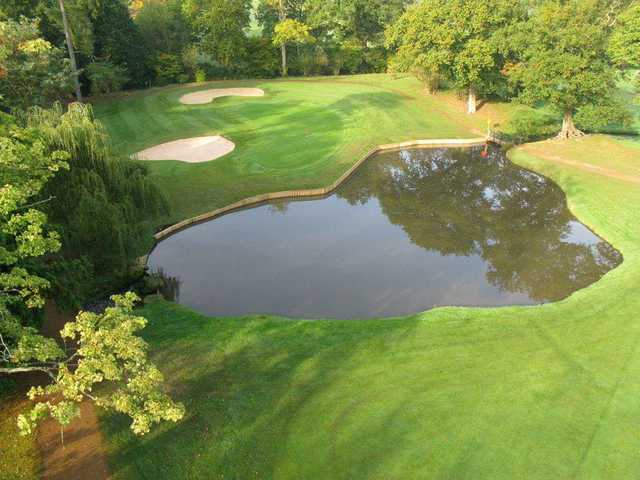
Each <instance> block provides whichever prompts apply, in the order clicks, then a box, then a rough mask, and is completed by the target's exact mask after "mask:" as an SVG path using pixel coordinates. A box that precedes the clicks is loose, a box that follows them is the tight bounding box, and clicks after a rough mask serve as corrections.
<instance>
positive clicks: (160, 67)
mask: <svg viewBox="0 0 640 480" xmlns="http://www.w3.org/2000/svg"><path fill="white" fill-rule="evenodd" d="M154 70H155V73H156V83H157V84H158V85H168V84H170V83H179V78H180V76H181V75H182V74H183V70H182V63H181V62H180V59H179V58H178V56H177V55H173V54H171V53H161V54H159V55H158V57H157V58H156V61H155V65H154Z"/></svg>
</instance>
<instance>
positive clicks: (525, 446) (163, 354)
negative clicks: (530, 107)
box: [100, 77, 640, 479]
mask: <svg viewBox="0 0 640 480" xmlns="http://www.w3.org/2000/svg"><path fill="white" fill-rule="evenodd" d="M371 81H374V82H377V81H380V82H381V84H383V86H384V88H382V87H380V90H381V91H380V92H377V93H378V94H384V93H385V90H384V89H389V88H391V87H390V85H392V84H393V85H394V86H393V88H394V90H402V88H403V87H397V85H402V84H403V82H405V83H406V85H408V86H407V87H406V88H407V89H409V90H410V89H411V88H414V87H411V86H410V82H409V81H408V80H391V79H388V78H386V79H380V80H378V79H377V78H375V77H368V78H367V79H366V83H367V84H369V83H370V82H371ZM394 82H398V83H394ZM254 84H256V85H260V84H258V83H254ZM292 85H293V84H292ZM295 85H298V83H296V84H295ZM299 85H301V88H302V90H298V91H297V90H296V88H297V86H292V87H291V88H289V86H288V84H287V86H285V85H284V84H281V83H279V82H273V83H269V82H265V83H263V84H261V86H263V87H264V88H265V89H266V90H267V91H269V90H270V91H271V94H272V96H273V98H278V97H280V99H281V100H282V101H283V102H284V100H285V99H287V98H289V100H287V101H286V102H284V103H283V104H282V105H283V106H285V105H287V109H286V111H284V112H282V113H277V114H276V113H273V115H275V117H276V118H275V119H274V121H273V125H271V126H269V128H270V129H274V130H279V131H280V133H281V134H282V135H286V134H287V132H288V131H290V130H295V131H297V132H298V133H299V132H301V131H304V129H305V128H308V129H309V132H310V135H311V137H310V138H311V140H310V141H309V150H308V151H307V150H305V149H304V148H302V147H303V145H304V143H303V142H302V141H301V140H300V139H293V138H291V142H292V143H289V144H282V145H279V144H277V142H276V143H271V142H272V140H271V139H270V138H267V137H264V138H262V137H261V136H260V135H259V134H258V133H257V132H255V133H251V132H249V131H247V128H248V127H244V126H241V125H240V124H239V123H238V124H235V125H232V126H231V127H229V128H230V129H235V130H234V131H237V132H238V133H241V132H243V133H244V134H245V135H247V136H246V137H244V138H246V140H247V142H249V146H247V149H246V151H244V153H243V149H242V148H240V149H239V151H238V152H237V154H236V155H238V156H236V157H234V158H235V159H236V160H235V164H234V165H227V167H224V168H228V170H225V169H224V168H223V166H222V163H221V164H220V165H219V166H215V167H212V166H210V167H209V168H212V169H213V170H211V172H213V171H216V172H217V173H219V174H220V175H221V176H222V177H224V178H217V177H208V178H203V179H201V182H202V183H201V184H198V187H197V188H196V187H193V188H194V189H195V190H194V191H193V192H192V193H189V191H188V190H187V189H185V190H184V192H183V193H184V195H185V196H186V199H188V200H193V202H194V205H193V206H192V207H190V206H187V205H186V202H185V200H186V199H182V200H180V201H181V202H182V203H181V205H182V206H181V207H180V209H179V212H180V213H179V214H180V215H189V214H191V213H198V212H199V211H201V210H206V209H208V208H209V207H211V206H217V205H218V203H226V202H227V201H229V199H230V198H233V197H234V196H235V195H238V196H244V195H246V191H251V193H256V192H257V191H261V189H263V188H268V187H270V189H276V188H278V189H279V188H281V187H280V185H281V184H282V185H283V186H285V187H286V188H291V187H293V186H306V185H308V184H309V185H311V184H313V185H317V184H321V185H322V184H326V183H327V182H326V178H325V176H328V177H330V176H331V175H333V173H337V171H338V170H340V168H343V167H344V166H345V162H353V161H355V159H356V158H357V153H359V151H360V150H359V149H366V147H367V146H368V143H383V142H384V141H399V140H403V139H406V138H415V137H416V136H423V137H442V136H456V135H460V136H470V135H471V134H472V133H473V130H476V129H479V128H481V125H480V124H481V123H483V122H484V121H485V120H484V119H482V118H481V117H476V118H474V119H468V118H467V117H464V115H462V114H461V113H460V111H459V110H457V108H458V107H457V106H456V104H455V102H454V99H453V98H451V97H446V96H445V97H439V98H438V99H437V100H434V99H429V98H422V97H421V98H417V97H415V98H414V99H412V100H411V101H409V99H407V102H408V103H405V100H404V96H403V95H401V94H400V93H397V94H395V93H393V92H391V93H389V94H384V95H382V97H378V98H385V99H388V102H389V103H388V105H387V106H385V107H384V108H383V107H382V106H379V107H376V106H375V105H374V106H371V103H370V102H371V101H372V100H370V99H369V97H370V96H374V97H375V96H376V91H373V92H372V91H371V88H372V87H370V86H359V87H357V88H356V86H355V85H353V84H350V83H345V84H344V85H342V84H340V83H338V84H334V83H333V82H332V81H331V80H328V81H327V88H326V89H324V88H323V87H321V86H319V85H318V86H316V84H314V83H305V82H301V83H300V84H299ZM351 88H354V89H355V90H353V91H352V90H350V89H351ZM278 89H280V90H278ZM358 89H359V90H358ZM307 90H309V91H310V92H315V93H313V94H312V93H310V97H313V96H316V100H315V101H317V102H318V105H317V106H316V107H312V106H311V105H308V106H307V107H304V108H302V107H301V106H300V105H299V104H297V103H296V102H295V101H294V100H295V99H296V98H298V96H299V95H301V94H303V93H304V95H306V92H307ZM374 90H375V89H374ZM276 91H279V94H278V95H274V92H276ZM338 91H339V92H341V94H346V95H347V96H348V97H350V98H351V100H349V101H348V102H346V103H345V102H344V99H343V100H339V99H336V98H335V96H336V95H337V93H336V92H338ZM358 91H360V92H362V93H363V96H362V97H355V96H357V95H358ZM346 92H350V93H346ZM171 95H174V96H175V97H177V96H178V93H175V92H174V93H167V94H166V97H167V100H166V101H168V102H169V100H170V98H169V97H171ZM323 96H324V97H326V99H327V100H326V101H327V103H326V109H327V111H326V112H325V111H324V110H323V109H322V108H321V107H320V103H322V102H321V100H320V98H321V97H323ZM145 98H146V97H141V98H139V99H135V100H130V101H135V102H141V103H140V107H141V108H142V107H143V106H144V102H145ZM154 98H155V94H154V96H152V97H151V99H150V100H148V101H149V102H150V104H151V106H152V105H155V104H156V102H157V101H158V100H156V99H154ZM273 98H272V99H271V100H269V99H268V97H267V100H265V101H275V100H273ZM354 98H357V99H358V100H357V101H354ZM254 100H255V99H246V100H244V99H243V100H239V99H228V100H225V103H220V104H218V105H217V106H216V105H214V106H208V107H202V108H201V109H202V110H203V111H204V112H203V114H202V115H204V117H202V118H205V117H206V118H208V115H211V116H212V118H213V120H211V121H217V119H218V115H220V116H221V117H222V116H223V115H226V116H225V119H226V118H231V119H233V118H234V117H233V115H230V114H229V112H227V113H225V112H223V110H230V111H235V112H236V113H235V115H237V117H236V118H238V122H239V119H240V117H241V116H242V115H245V117H246V118H243V124H244V125H247V124H250V125H258V124H259V123H260V124H262V123H261V122H265V121H266V120H265V119H255V118H254V117H253V115H255V114H258V113H259V108H260V107H258V106H257V104H255V105H252V104H251V102H253V101H254ZM278 101H280V100H278ZM298 101H299V103H302V104H305V105H307V104H306V103H305V102H306V97H305V99H299V100H298ZM340 102H343V103H340ZM396 102H398V103H397V106H394V105H395V104H396ZM174 103H175V102H174ZM174 103H171V102H169V103H168V105H174ZM338 105H340V106H341V109H342V110H340V112H344V111H349V114H348V115H347V114H345V113H336V112H337V111H338V110H337V106H338ZM367 105H369V107H367ZM109 108H110V109H112V113H111V114H112V115H116V116H121V115H123V113H122V112H120V113H118V111H117V107H115V106H113V105H111V106H109ZM149 108H151V107H149ZM167 108H168V109H169V110H173V109H178V110H180V109H181V108H182V107H176V106H170V107H169V106H168V107H167ZM198 108H200V107H198ZM405 108H408V109H409V112H408V113H406V114H402V115H400V116H399V117H398V116H397V115H396V113H399V112H400V111H402V110H404V109H405ZM490 108H491V107H489V108H488V109H487V110H485V112H486V111H491V110H490ZM500 108H503V107H497V108H496V110H494V113H493V114H495V113H499V109H500ZM216 109H218V110H216ZM251 109H258V110H255V111H253V112H251ZM361 109H364V112H365V113H364V114H362V115H361V113H360V110H361ZM130 110H131V108H129V107H127V111H130ZM290 110H293V111H294V112H295V111H296V110H297V112H298V113H297V114H296V113H292V112H291V111H290ZM207 112H208V113H207ZM214 112H215V115H214ZM241 112H242V115H241ZM307 112H308V113H310V115H311V116H310V117H309V118H308V120H307V118H306V113H307ZM314 112H316V116H314V115H313V113H314ZM107 113H108V112H107V109H104V110H101V111H100V114H101V116H102V118H105V119H106V118H107V117H105V115H106V114H107ZM391 113H393V115H391ZM419 114H421V115H423V116H425V117H426V119H422V120H421V118H420V115H419ZM359 115H360V116H359ZM369 115H371V116H373V117H374V120H373V121H371V120H370V119H369V118H368V116H369ZM485 115H488V114H487V113H485ZM332 116H333V119H332V120H331V121H328V120H327V118H328V117H332ZM390 117H391V118H390ZM348 118H353V119H354V121H357V122H358V123H359V124H358V125H354V126H352V125H351V123H350V121H348ZM157 121H160V120H157ZM167 121H168V120H167ZM176 121H177V120H176ZM109 122H110V124H112V125H111V126H110V129H111V130H113V129H114V125H116V124H117V122H118V120H116V119H114V120H111V121H109ZM203 122H204V120H203ZM403 122H404V123H406V124H405V125H402V123H403ZM421 122H424V123H422V124H421ZM473 122H475V123H473ZM317 123H319V126H322V125H324V127H323V129H322V131H323V135H320V136H319V138H315V137H314V136H313V131H314V128H312V127H315V126H316V124H317ZM360 123H362V124H363V125H360ZM364 125H366V128H365V127H364ZM337 127H339V130H340V132H334V131H333V128H337ZM361 127H362V128H361ZM374 127H376V128H377V130H378V131H375V132H373V133H367V130H368V129H372V128H374ZM154 128H155V127H154ZM198 128H199V127H198ZM220 128H222V127H220ZM225 128H226V127H225ZM430 128H431V129H430ZM344 129H346V132H343V130H344ZM387 129H390V130H387ZM153 131H155V132H158V131H160V130H159V129H158V130H153ZM196 131H198V130H197V129H195V130H192V131H191V133H194V132H196ZM224 132H225V133H227V134H229V136H231V137H232V138H233V136H234V135H235V133H231V130H226V129H225V130H224ZM349 132H350V133H349ZM191 133H190V134H191ZM199 133H202V132H199ZM338 133H341V134H344V135H347V138H346V139H344V138H342V137H341V138H338V137H339V135H338ZM465 133H466V135H464V134H465ZM154 135H156V134H154ZM394 135H395V136H394ZM184 136H188V135H184ZM325 136H326V137H327V138H329V139H331V140H332V142H333V141H336V140H339V142H338V145H340V147H339V148H337V149H335V150H331V151H330V152H325V151H324V148H325V147H326V148H329V144H326V145H325V147H323V145H324V144H323V141H324V140H323V139H324V137H325ZM123 137H124V132H122V133H120V138H123ZM238 138H240V137H238ZM166 139H167V140H168V139H169V138H166ZM158 140H160V138H159V136H156V137H149V139H147V140H142V139H139V140H138V139H136V140H135V141H136V142H138V143H136V144H135V146H133V147H130V148H131V149H132V150H133V149H139V148H142V147H144V146H147V143H145V142H157V141H158ZM131 141H134V139H133V138H132V140H131ZM239 144H240V145H242V144H241V143H240V142H239ZM332 145H334V144H333V143H332ZM334 146H335V145H334ZM260 148H263V149H264V152H265V153H264V154H261V155H264V156H261V155H257V154H254V152H256V151H258V150H260ZM270 148H273V149H275V152H277V153H278V155H275V156H268V155H267V153H266V152H268V151H269V149H270ZM314 149H315V150H314ZM287 152H288V153H287ZM510 155H511V157H512V159H513V160H514V161H515V162H516V163H518V164H520V165H522V166H525V167H527V168H531V169H534V170H536V171H539V172H541V173H543V174H545V175H548V176H550V177H551V178H553V179H554V180H555V181H557V182H558V183H559V184H560V186H561V187H562V188H563V189H564V191H565V192H566V193H567V198H568V202H569V205H570V207H571V209H572V210H573V211H574V213H575V214H576V215H577V216H578V217H579V218H580V219H581V220H582V221H584V222H585V223H586V224H588V225H589V226H590V227H591V228H593V229H594V230H595V231H596V232H597V233H599V234H600V235H602V236H603V237H605V238H606V239H607V240H608V241H610V242H611V243H612V244H613V245H614V246H615V247H616V248H618V249H619V250H620V251H621V252H622V253H623V255H624V263H623V264H622V265H621V266H620V267H619V268H617V269H615V270H614V271H612V272H610V273H608V274H607V275H606V276H605V277H604V278H603V279H602V280H601V281H599V282H598V283H596V284H594V285H592V286H590V287H588V288H586V289H584V290H581V291H579V292H576V293H575V294H573V295H572V296H570V297H569V298H567V299H566V300H563V301H561V302H558V303H555V304H549V305H543V306H536V307H508V308H498V309H468V308H443V309H437V310H432V311H429V312H425V313H422V314H418V315H413V316H409V317H405V318H398V319H387V320H364V321H329V320H327V321H302V320H287V319H282V318H275V317H262V316H252V317H242V318H233V319H214V318H207V317H204V316H202V315H199V314H197V313H194V312H192V311H190V310H188V309H186V308H183V307H181V306H179V305H175V304H171V303H167V302H162V301H161V302H154V303H151V304H150V305H148V306H146V307H145V308H144V309H143V310H142V311H141V312H142V314H143V315H145V316H146V317H147V318H148V319H149V326H148V327H147V329H146V332H145V335H146V338H147V340H149V342H150V343H151V345H152V348H153V356H154V359H155V361H156V362H157V363H158V364H159V365H160V366H161V367H162V370H163V371H164V373H165V375H166V377H167V381H168V385H169V387H170V389H171V391H172V394H173V395H174V396H176V397H177V398H178V399H180V400H181V401H183V402H185V404H186V407H187V417H186V418H185V420H184V421H183V422H181V423H179V424H177V425H171V426H163V427H161V428H159V429H157V430H155V431H154V432H153V433H151V434H150V435H149V436H148V437H146V438H144V439H137V438H134V437H133V436H132V435H131V434H130V433H129V432H128V430H127V424H126V421H125V420H124V419H122V418H121V417H118V416H105V417H103V418H102V424H103V426H104V431H105V433H106V438H107V442H108V450H109V454H110V462H111V471H112V473H113V474H114V476H115V477H116V478H122V479H134V478H155V479H164V478H167V479H169V478H171V479H176V478H181V479H182V478H192V479H199V478H234V479H235V478H239V479H240V478H241V479H249V478H260V479H270V478H276V479H301V478H305V479H306V478H313V479H325V478H326V479H354V478H367V479H370V478H379V479H382V478H384V479H394V478H398V479H407V478H412V479H413V478H474V479H500V478H504V479H513V478H535V479H558V478H589V479H601V478H608V479H612V478H620V479H626V478H637V477H638V476H639V475H640V457H639V456H638V455H637V452H638V449H639V448H640V435H638V427H637V425H638V422H639V421H640V382H639V381H638V378H640V350H639V349H638V342H639V340H640V321H639V320H640V318H639V317H640V297H639V296H638V294H637V289H638V285H640V210H639V209H638V208H637V206H638V205H640V187H639V185H638V184H637V183H634V182H631V181H623V180H620V179H616V178H611V177H609V176H606V175H605V174H604V173H605V172H610V171H614V172H620V173H622V174H624V175H627V176H629V175H633V172H634V171H635V170H636V169H637V168H639V167H640V162H639V160H638V158H639V157H640V150H638V149H637V146H636V144H635V143H634V141H633V140H631V139H622V140H619V139H617V138H613V137H603V136H594V137H588V138H586V139H582V140H576V141H571V142H557V141H549V142H543V143H540V144H533V145H529V146H525V147H523V148H518V149H514V150H512V151H511V152H510ZM318 156H319V157H318ZM560 156H561V158H563V159H568V160H571V161H572V162H574V163H575V162H578V163H580V162H582V163H588V164H590V165H593V166H598V167H601V169H602V170H601V171H600V172H598V171H593V170H585V169H581V168H576V167H575V166H571V165H569V164H566V163H559V162H555V161H554V160H553V158H554V157H560ZM314 157H318V158H317V162H314V161H313V160H314ZM216 163H217V162H214V163H213V164H216ZM213 164H212V165H213ZM328 164H330V165H328ZM258 166H262V168H264V170H260V169H259V168H258ZM252 167H253V168H254V169H255V172H254V173H255V176H253V173H251V168H252ZM152 168H153V169H154V174H155V175H156V176H157V179H158V181H161V182H166V184H168V183H170V181H171V180H172V179H173V183H175V184H178V183H180V182H182V181H183V179H185V178H191V175H192V173H185V172H186V171H187V170H189V169H185V170H181V169H180V168H178V166H176V165H170V164H166V165H164V166H162V165H160V166H155V165H154V166H153V167H152ZM165 169H166V170H165ZM216 169H220V170H216ZM332 169H334V170H332ZM289 170H291V171H289ZM258 173H261V174H258ZM172 175H174V176H172ZM639 175H640V173H639ZM236 176H237V184H238V185H241V187H240V186H237V185H236ZM270 176H273V177H274V179H271V180H269V179H268V178H267V177H270ZM216 182H220V183H219V184H220V186H221V187H220V188H222V190H223V191H222V192H213V191H207V190H206V189H204V188H203V185H205V184H206V185H208V187H207V188H210V189H211V190H217V189H218V187H217V186H216V185H218V183H216ZM252 182H253V183H252ZM287 182H291V183H287ZM314 182H315V183H314ZM193 185H196V182H195V176H194V183H193ZM252 185H253V186H254V187H255V190H251V188H250V187H251V186H252ZM171 188H173V190H170V191H171V192H172V193H171V195H172V196H175V195H176V192H177V189H178V186H175V187H171ZM180 188H182V187H180ZM199 188H200V189H201V190H198V189H199ZM236 188H238V189H239V190H237V189H236ZM201 202H204V203H201ZM221 274H223V273H221Z"/></svg>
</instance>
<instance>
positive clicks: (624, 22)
mask: <svg viewBox="0 0 640 480" xmlns="http://www.w3.org/2000/svg"><path fill="white" fill-rule="evenodd" d="M609 55H610V56H611V58H612V60H613V62H614V63H615V64H616V65H618V66H619V67H621V68H630V67H631V68H640V3H639V2H634V3H633V4H632V5H631V6H630V7H629V8H628V9H627V10H625V11H624V12H623V13H622V14H621V15H620V16H619V17H618V20H617V24H616V26H615V28H614V31H613V33H612V34H611V39H610V40H609Z"/></svg>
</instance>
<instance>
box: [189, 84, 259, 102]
mask: <svg viewBox="0 0 640 480" xmlns="http://www.w3.org/2000/svg"><path fill="white" fill-rule="evenodd" d="M262 96H264V90H262V89H260V88H212V89H210V90H201V91H199V92H192V93H187V94H186V95H183V96H182V97H180V103H183V104H185V105H203V104H205V103H211V102H212V101H213V100H215V99H216V98H220V97H262Z"/></svg>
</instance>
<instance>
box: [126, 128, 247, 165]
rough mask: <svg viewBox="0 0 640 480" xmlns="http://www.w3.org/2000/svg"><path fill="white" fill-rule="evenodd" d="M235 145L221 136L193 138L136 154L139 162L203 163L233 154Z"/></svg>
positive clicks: (162, 144) (175, 141)
mask: <svg viewBox="0 0 640 480" xmlns="http://www.w3.org/2000/svg"><path fill="white" fill-rule="evenodd" d="M235 147H236V146H235V144H234V143H233V142H232V141H231V140H228V139H226V138H224V137H221V136H220V135H215V136H209V137H193V138H183V139H181V140H174V141H172V142H167V143H161V144H160V145H156V146H154V147H151V148H147V149H145V150H142V151H140V152H138V153H136V154H135V155H134V156H133V157H134V158H136V159H137V160H179V161H181V162H188V163H202V162H208V161H210V160H215V159H216V158H220V157H222V156H224V155H227V154H228V153H231V152H233V150H234V149H235Z"/></svg>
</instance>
